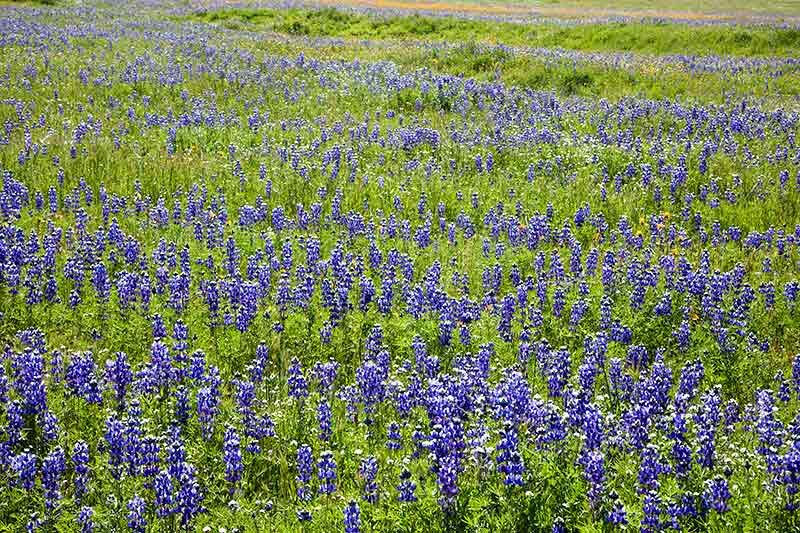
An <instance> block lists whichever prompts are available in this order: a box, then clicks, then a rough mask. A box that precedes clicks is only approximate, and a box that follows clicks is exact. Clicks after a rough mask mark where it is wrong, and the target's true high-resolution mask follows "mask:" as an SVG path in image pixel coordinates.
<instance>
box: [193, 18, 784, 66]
mask: <svg viewBox="0 0 800 533" xmlns="http://www.w3.org/2000/svg"><path fill="white" fill-rule="evenodd" d="M190 18H192V19H194V20H199V21H203V22H212V23H218V24H223V25H226V26H227V27H233V28H248V29H262V30H263V29H268V30H272V31H276V32H279V33H288V34H292V35H301V36H307V37H346V38H352V39H375V40H382V39H425V40H430V41H456V42H459V41H460V42H485V43H498V42H499V43H502V44H505V45H509V46H527V47H559V48H566V49H571V50H586V51H604V52H609V51H623V52H637V53H643V54H718V55H737V56H782V55H792V54H796V53H797V51H798V50H799V49H800V30H797V29H776V28H772V27H768V28H749V27H739V28H729V27H715V26H699V27H698V26H686V25H673V24H643V23H616V24H614V23H612V24H595V25H581V26H574V27H560V26H554V25H550V24H541V25H531V24H514V23H506V22H495V21H489V20H465V19H458V18H436V17H423V16H419V15H411V16H392V17H377V16H369V15H361V14H356V13H349V12H343V11H339V10H334V9H321V10H301V9H291V10H271V9H222V10H213V11H207V12H200V13H197V14H195V15H192V16H191V17H190Z"/></svg>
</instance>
